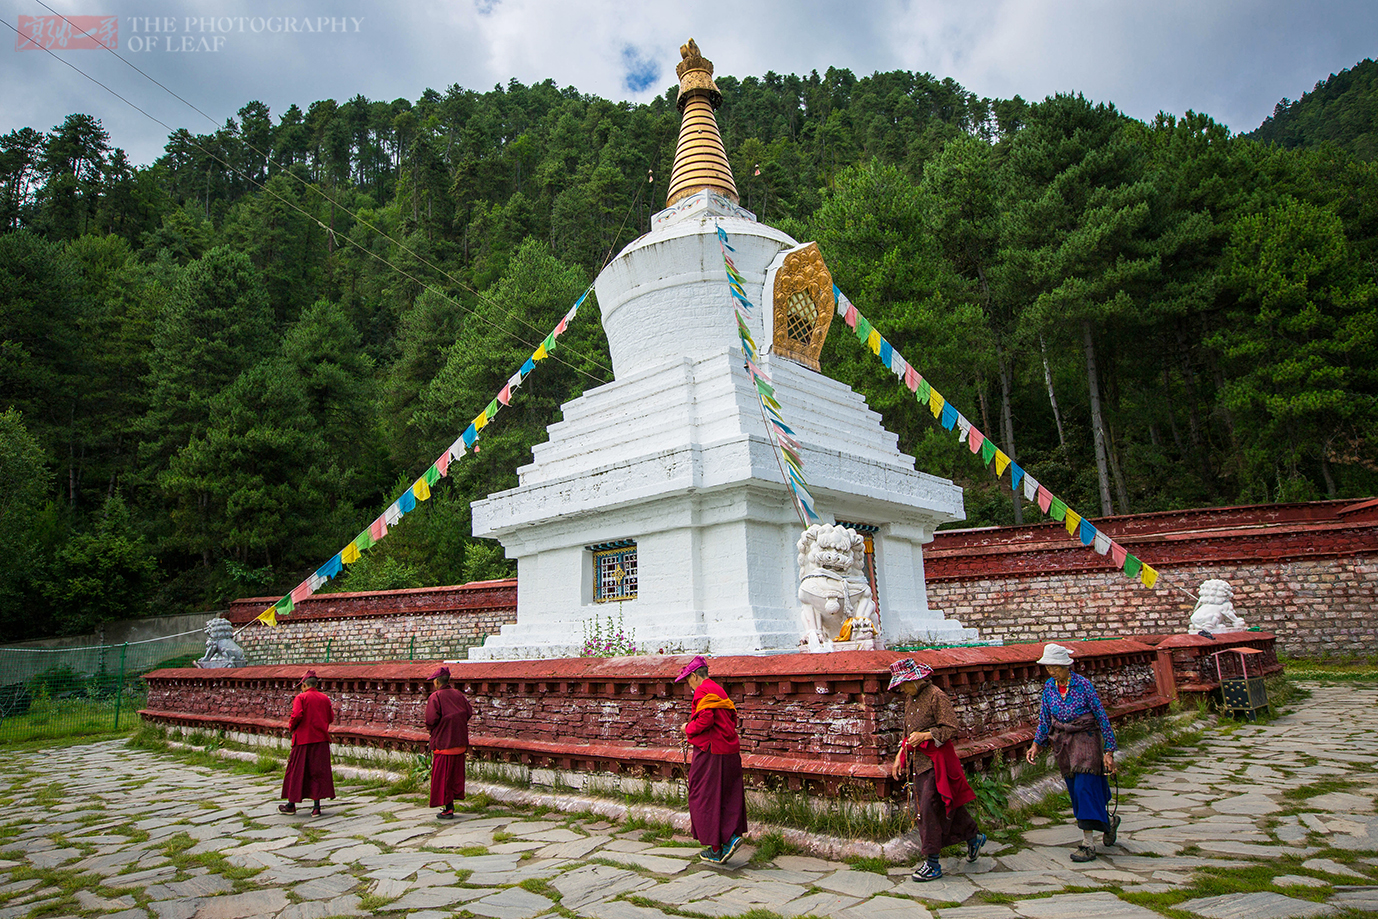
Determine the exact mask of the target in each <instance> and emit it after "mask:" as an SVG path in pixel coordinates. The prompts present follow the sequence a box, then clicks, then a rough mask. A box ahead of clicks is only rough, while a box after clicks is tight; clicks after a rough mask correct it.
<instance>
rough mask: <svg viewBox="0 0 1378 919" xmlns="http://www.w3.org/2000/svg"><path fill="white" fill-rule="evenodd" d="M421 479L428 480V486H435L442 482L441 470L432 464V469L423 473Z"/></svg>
mask: <svg viewBox="0 0 1378 919" xmlns="http://www.w3.org/2000/svg"><path fill="white" fill-rule="evenodd" d="M421 478H423V479H425V480H426V484H427V485H434V484H435V483H436V482H439V481H440V470H439V469H437V468H436V467H435V463H431V468H429V469H427V470H426V471H425V472H423V473H421Z"/></svg>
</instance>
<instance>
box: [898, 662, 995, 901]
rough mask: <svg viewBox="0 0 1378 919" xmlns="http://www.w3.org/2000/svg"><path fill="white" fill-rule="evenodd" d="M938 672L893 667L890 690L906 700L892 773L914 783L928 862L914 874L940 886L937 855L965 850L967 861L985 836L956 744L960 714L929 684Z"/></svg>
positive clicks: (906, 664) (972, 858) (905, 665)
mask: <svg viewBox="0 0 1378 919" xmlns="http://www.w3.org/2000/svg"><path fill="white" fill-rule="evenodd" d="M932 675H933V668H932V667H929V666H928V665H927V664H920V663H918V662H916V661H914V660H912V659H910V658H907V657H906V658H902V659H900V660H897V661H895V662H894V663H892V664H891V665H890V689H896V688H898V689H899V691H900V692H901V693H902V694H903V695H904V696H905V697H906V698H905V700H904V736H903V737H902V738H900V748H899V751H898V752H897V753H896V754H895V763H894V766H893V767H892V769H891V774H892V775H893V776H894V777H895V780H896V781H899V778H900V776H901V774H905V771H906V767H907V774H908V776H909V780H910V781H911V782H913V783H914V803H915V804H916V805H917V806H918V813H917V814H915V819H916V820H917V822H918V825H919V842H920V843H921V845H922V847H923V848H922V852H923V856H924V860H923V861H922V862H921V863H919V866H918V867H917V868H915V869H914V873H913V875H911V877H913V879H914V880H916V881H936V880H937V879H938V878H940V877H942V876H943V868H942V863H941V862H940V861H939V860H938V854H939V853H940V852H942V851H943V849H944V848H945V847H947V846H951V845H964V846H966V856H967V861H969V862H974V861H976V859H977V858H978V857H979V856H980V852H981V847H982V846H984V845H985V844H986V837H985V834H983V833H982V832H981V830H980V828H979V827H977V826H976V820H975V819H974V818H973V817H972V816H971V814H970V813H969V812H968V811H967V807H966V806H967V805H968V804H970V803H971V802H972V801H975V800H976V793H975V792H974V791H972V790H971V785H970V784H968V782H967V777H966V773H965V772H963V771H962V761H961V760H960V759H958V757H957V749H956V747H955V745H954V744H953V740H954V739H955V738H956V737H957V730H958V726H957V713H956V712H955V711H954V710H953V708H952V700H951V699H949V698H948V697H947V693H945V692H943V691H942V690H941V689H939V688H938V687H936V686H934V685H933V684H932V683H931V682H929V679H928V678H929V677H931V676H932Z"/></svg>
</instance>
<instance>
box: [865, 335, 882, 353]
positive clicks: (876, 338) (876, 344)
mask: <svg viewBox="0 0 1378 919" xmlns="http://www.w3.org/2000/svg"><path fill="white" fill-rule="evenodd" d="M884 342H885V339H883V338H881V337H880V333H879V332H877V331H876V330H875V329H872V330H871V331H870V333H869V334H868V335H867V336H866V347H868V348H870V349H871V353H872V354H879V353H880V346H881V345H882V344H883V343H884Z"/></svg>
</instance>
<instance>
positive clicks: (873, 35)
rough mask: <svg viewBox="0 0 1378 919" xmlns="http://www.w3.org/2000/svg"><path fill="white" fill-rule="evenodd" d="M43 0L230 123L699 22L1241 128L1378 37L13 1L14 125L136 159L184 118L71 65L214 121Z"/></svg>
mask: <svg viewBox="0 0 1378 919" xmlns="http://www.w3.org/2000/svg"><path fill="white" fill-rule="evenodd" d="M45 3H46V4H47V6H48V7H51V8H52V10H53V11H56V12H58V13H61V14H63V15H66V16H96V17H118V42H119V49H120V50H119V54H120V55H121V56H123V57H124V58H126V59H128V60H130V61H133V62H134V63H136V64H137V66H138V67H139V68H141V69H142V70H144V71H146V72H147V73H148V74H149V75H150V76H152V77H153V78H155V79H157V80H158V81H159V82H161V83H163V84H165V85H166V86H168V87H169V88H171V89H173V90H175V91H176V92H177V93H178V94H180V95H182V96H184V97H185V98H186V99H187V100H188V101H190V102H192V103H194V104H195V105H196V106H197V107H198V108H200V109H201V110H202V111H204V112H205V113H207V114H208V115H210V116H211V117H212V118H213V119H214V120H215V121H216V122H223V121H224V119H225V118H227V117H230V116H232V115H234V113H235V112H236V111H237V110H238V109H239V108H240V107H241V106H242V105H244V103H246V102H248V101H250V100H254V99H258V100H261V101H263V102H265V103H267V104H268V106H269V107H270V109H271V110H272V112H273V113H274V115H280V114H281V113H282V112H283V111H284V110H285V109H286V108H287V106H288V105H290V104H291V103H293V102H296V103H298V104H299V105H301V106H302V108H305V107H306V106H307V105H308V104H309V103H310V102H312V101H314V100H317V99H323V98H335V99H337V100H340V101H343V100H345V99H348V98H351V97H353V96H355V95H357V94H360V93H362V94H363V95H364V96H366V97H368V98H369V99H385V100H392V99H395V98H398V97H406V98H409V99H411V100H413V101H414V100H415V99H416V98H417V96H419V95H420V93H421V91H422V90H424V89H425V88H427V87H433V88H435V89H438V90H444V89H445V88H446V87H448V86H449V85H451V84H453V83H458V84H460V85H461V86H464V87H467V88H472V89H477V90H486V89H489V88H491V87H492V86H493V85H494V84H498V83H502V84H506V83H507V81H508V80H509V79H512V78H515V79H517V80H520V81H522V82H523V83H533V82H540V81H542V80H544V79H547V78H551V79H554V80H555V81H556V82H557V83H559V84H561V85H573V86H576V87H577V88H578V89H579V90H581V91H583V92H588V93H594V94H597V95H600V96H604V97H609V98H613V99H626V100H631V101H635V102H644V101H647V100H648V99H650V98H651V97H653V96H655V95H656V94H658V93H660V92H662V91H664V89H665V88H666V87H667V86H669V85H671V84H673V83H674V81H675V77H674V65H675V63H676V62H678V60H679V51H678V49H679V46H680V44H682V43H683V42H684V40H685V39H687V38H688V37H690V36H693V37H694V38H695V39H697V40H698V43H699V45H700V47H701V48H702V49H703V52H704V54H705V55H706V56H707V57H709V58H710V59H712V60H713V61H714V63H715V64H716V67H717V72H718V73H719V74H732V75H735V76H739V77H742V76H749V75H753V74H754V75H760V74H763V73H765V72H767V71H772V70H773V71H775V72H777V73H800V74H807V73H808V72H809V71H810V70H815V69H816V70H818V71H820V72H822V71H824V70H826V69H827V68H828V67H829V66H833V67H845V68H849V69H850V70H852V72H853V73H856V74H857V75H859V76H860V75H865V74H870V73H872V72H874V71H877V70H880V71H885V70H897V69H903V70H915V71H927V72H929V73H932V74H934V75H935V76H938V77H952V78H953V79H955V80H956V81H957V82H959V83H961V84H962V85H963V86H965V87H966V88H967V89H969V90H971V91H973V92H975V93H977V94H979V95H982V96H993V97H1009V96H1013V95H1015V94H1019V95H1021V96H1023V97H1024V98H1026V99H1040V98H1042V97H1044V96H1046V95H1050V94H1052V93H1056V92H1082V93H1084V94H1086V95H1087V96H1088V97H1090V98H1092V99H1094V100H1097V101H1109V102H1113V103H1115V104H1116V105H1117V106H1118V107H1119V108H1120V109H1121V110H1123V111H1125V112H1127V113H1128V114H1130V115H1133V116H1135V117H1138V118H1151V117H1152V116H1153V115H1154V114H1156V113H1157V112H1159V111H1167V112H1173V113H1179V114H1180V113H1181V112H1184V111H1186V110H1188V109H1192V110H1196V111H1204V112H1207V113H1209V114H1211V115H1212V116H1214V117H1215V118H1216V119H1217V120H1218V121H1221V122H1223V123H1224V124H1226V125H1228V126H1229V127H1230V128H1231V129H1232V130H1234V131H1236V132H1244V131H1250V130H1252V129H1253V128H1255V127H1257V126H1258V125H1259V123H1260V122H1261V121H1262V120H1263V119H1264V118H1266V117H1267V116H1268V115H1269V114H1270V113H1271V112H1272V109H1273V106H1274V105H1275V104H1276V103H1277V102H1278V100H1279V99H1281V98H1282V97H1284V96H1286V97H1289V98H1293V99H1295V98H1297V97H1298V96H1300V95H1301V94H1302V93H1304V92H1306V91H1308V90H1309V89H1310V88H1311V87H1312V85H1313V84H1314V83H1315V82H1316V81H1317V80H1319V79H1323V78H1325V77H1326V76H1327V75H1329V74H1330V73H1332V72H1336V71H1339V70H1342V69H1344V68H1347V67H1351V66H1353V65H1354V64H1355V63H1357V62H1358V61H1360V60H1363V59H1364V58H1365V57H1373V56H1375V55H1378V2H1374V0H1311V2H1287V0H945V2H938V0H852V2H850V3H847V4H844V3H842V2H837V0H834V2H822V0H788V2H786V0H736V2H732V3H723V2H720V0H712V2H700V3H697V4H695V3H673V4H671V3H657V4H648V3H637V2H633V0H446V2H432V0H413V2H408V0H402V2H391V3H381V2H367V0H274V2H268V0H5V3H4V4H3V6H0V9H3V12H0V20H3V21H4V22H5V23H6V25H7V26H8V28H4V29H0V32H3V33H4V34H5V35H8V38H0V87H3V92H0V133H4V132H7V131H10V130H12V129H15V128H18V127H23V126H31V127H35V128H39V129H43V130H49V129H51V128H52V127H53V126H54V125H57V124H59V123H60V122H61V121H62V119H63V118H64V117H65V116H66V115H67V114H69V113H71V112H85V113H88V114H92V115H95V116H96V117H98V118H100V119H101V121H102V122H103V123H104V125H105V127H106V129H107V130H108V131H109V132H110V134H111V136H112V142H113V143H114V144H116V145H118V146H122V147H124V148H125V149H126V150H127V151H129V154H130V157H131V159H133V160H134V161H135V162H136V163H146V162H149V161H151V160H152V159H154V158H155V157H156V156H157V155H158V154H159V153H160V152H161V150H162V146H163V144H164V143H165V141H166V136H167V133H168V132H167V130H166V129H165V128H164V127H163V126H162V125H160V124H158V123H157V122H155V121H153V120H151V119H150V118H149V117H146V116H145V115H143V114H140V113H139V112H138V111H135V110H134V109H133V108H131V107H130V106H129V105H127V104H125V103H124V102H121V101H120V100H119V99H117V98H115V97H114V96H112V95H110V94H109V93H108V92H106V91H105V90H104V89H101V88H100V87H99V86H97V85H95V84H94V83H91V82H90V81H88V80H87V79H86V77H84V76H82V74H81V73H79V72H78V71H77V70H74V69H71V68H72V67H74V68H78V69H79V70H80V71H82V72H84V73H86V74H89V75H90V76H92V77H94V78H96V79H98V80H100V81H101V82H102V83H105V84H106V85H107V86H109V87H111V88H112V89H114V90H115V91H116V92H118V93H120V94H121V95H122V96H124V97H125V98H126V99H128V100H129V101H130V102H133V103H135V104H136V105H138V106H139V107H141V108H143V109H144V110H145V111H146V112H148V114H149V115H151V116H153V117H155V118H157V119H158V120H160V121H162V122H165V123H166V124H168V125H170V126H173V127H186V128H188V129H190V130H192V131H194V132H197V133H201V132H205V131H208V130H210V129H211V128H212V127H213V125H212V124H211V123H210V122H208V121H207V120H206V119H205V118H203V117H202V116H201V115H199V114H197V113H196V112H195V111H193V110H191V109H190V108H188V107H187V106H185V105H183V104H182V103H181V102H178V101H177V100H176V99H174V98H172V97H171V96H170V95H168V94H167V93H166V92H164V91H163V90H162V89H159V88H158V87H157V86H155V85H154V84H153V83H151V82H149V81H148V80H147V79H145V78H144V77H143V76H140V75H139V74H138V73H136V72H135V71H134V70H132V69H130V68H129V67H127V66H126V65H125V64H124V63H122V62H121V61H120V60H118V59H116V58H115V56H114V55H112V54H111V53H110V52H108V51H104V50H98V49H85V50H82V49H73V48H67V49H65V50H60V51H57V52H55V55H56V56H53V55H49V54H47V53H45V52H43V51H41V50H19V49H18V47H17V45H18V40H17V37H16V34H15V32H14V31H13V29H15V28H18V27H19V26H21V24H22V22H23V21H25V20H24V19H23V17H29V19H28V20H27V21H28V22H29V24H30V26H32V17H44V16H52V12H51V11H50V10H49V9H48V8H46V7H45V6H44V4H45ZM67 64H70V65H71V67H68V66H66V65H67Z"/></svg>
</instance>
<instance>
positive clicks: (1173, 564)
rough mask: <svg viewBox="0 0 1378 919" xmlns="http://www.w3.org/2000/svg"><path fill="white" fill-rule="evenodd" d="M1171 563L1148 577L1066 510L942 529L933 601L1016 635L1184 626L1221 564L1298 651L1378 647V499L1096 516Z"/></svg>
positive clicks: (998, 632)
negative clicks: (1155, 578)
mask: <svg viewBox="0 0 1378 919" xmlns="http://www.w3.org/2000/svg"><path fill="white" fill-rule="evenodd" d="M1094 522H1095V524H1096V526H1097V527H1098V528H1099V529H1102V530H1103V531H1104V532H1106V533H1108V534H1110V535H1111V536H1112V537H1113V538H1114V539H1116V540H1117V541H1118V542H1120V543H1121V544H1122V545H1124V546H1125V547H1126V548H1127V549H1128V550H1129V551H1130V552H1132V553H1134V554H1135V555H1136V556H1138V557H1139V558H1141V559H1143V560H1144V561H1146V562H1148V563H1149V564H1151V565H1153V567H1154V568H1156V569H1158V571H1159V572H1160V580H1159V582H1158V585H1157V587H1156V588H1154V589H1152V590H1150V589H1147V588H1145V587H1142V586H1141V585H1139V583H1138V582H1137V581H1135V580H1133V579H1131V578H1128V577H1125V576H1124V575H1123V574H1121V573H1120V572H1118V571H1116V570H1115V569H1114V567H1113V565H1112V564H1111V563H1110V562H1109V559H1108V558H1107V557H1104V556H1100V555H1097V554H1096V553H1095V552H1093V551H1091V550H1090V549H1088V548H1086V547H1084V546H1082V545H1081V544H1080V542H1078V541H1076V540H1074V539H1072V538H1071V537H1069V536H1067V534H1066V531H1065V530H1063V528H1062V526H1061V525H1060V524H1056V523H1054V524H1039V525H1035V526H1025V527H1005V528H998V529H983V530H958V531H950V532H940V533H939V534H937V537H936V538H935V539H934V541H933V543H932V544H931V545H930V546H928V547H927V549H926V550H925V552H924V565H925V573H926V576H927V582H928V600H929V604H930V605H931V606H932V607H933V608H934V609H938V610H942V611H943V612H944V613H946V614H947V615H949V616H951V617H953V618H956V619H959V620H961V622H962V623H963V624H964V625H967V626H970V627H972V628H975V629H978V630H980V633H981V637H982V638H986V639H1001V640H1003V641H1006V642H1030V641H1045V640H1056V639H1058V638H1096V637H1101V636H1105V635H1133V634H1139V633H1145V632H1183V631H1185V630H1186V629H1187V627H1188V622H1189V620H1190V618H1191V610H1192V606H1193V604H1194V601H1193V600H1192V598H1191V597H1190V596H1188V595H1186V594H1185V593H1183V592H1182V591H1180V590H1177V589H1174V586H1173V585H1176V586H1178V587H1183V588H1186V589H1187V590H1190V591H1191V592H1192V593H1195V592H1196V589H1197V588H1198V587H1199V586H1200V584H1201V582H1202V581H1205V580H1207V579H1209V578H1221V579H1223V580H1226V581H1229V582H1230V584H1231V585H1232V586H1233V587H1234V591H1235V593H1234V604H1235V609H1236V611H1237V612H1239V614H1240V615H1241V616H1242V617H1243V618H1244V620H1245V621H1246V622H1247V623H1248V624H1249V625H1250V626H1258V627H1260V628H1262V629H1264V630H1267V631H1269V632H1273V633H1275V634H1276V635H1277V636H1278V640H1279V645H1280V649H1281V650H1283V651H1285V652H1286V653H1289V654H1293V655H1298V656H1320V655H1327V654H1336V653H1340V654H1345V653H1360V654H1374V653H1378V621H1375V617H1374V615H1373V612H1374V610H1375V608H1378V502H1375V501H1368V502H1361V503H1357V504H1356V503H1354V502H1315V503H1311V504H1302V505H1264V506H1260V507H1241V508H1212V509H1207V510H1201V511H1178V512H1171V513H1163V514H1142V515H1134V516H1124V517H1112V518H1106V519H1103V520H1096V521H1094Z"/></svg>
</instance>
